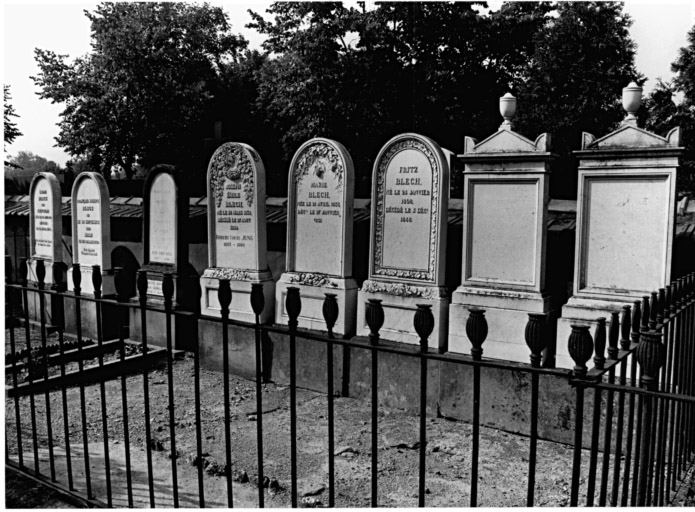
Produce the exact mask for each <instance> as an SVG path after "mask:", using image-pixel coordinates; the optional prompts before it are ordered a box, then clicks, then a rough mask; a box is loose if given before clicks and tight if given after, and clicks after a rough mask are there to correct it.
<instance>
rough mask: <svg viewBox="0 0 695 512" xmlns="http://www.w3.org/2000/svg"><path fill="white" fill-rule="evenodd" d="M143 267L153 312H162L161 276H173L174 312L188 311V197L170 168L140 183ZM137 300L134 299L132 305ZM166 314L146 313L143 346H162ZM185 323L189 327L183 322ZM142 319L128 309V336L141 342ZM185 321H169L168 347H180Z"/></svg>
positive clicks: (184, 339)
mask: <svg viewBox="0 0 695 512" xmlns="http://www.w3.org/2000/svg"><path fill="white" fill-rule="evenodd" d="M142 218H143V224H142V226H143V238H144V243H143V251H144V253H143V265H142V268H141V270H142V271H144V272H146V273H147V303H148V305H150V306H154V307H156V308H163V307H164V294H163V292H162V282H163V280H164V275H165V274H166V273H171V274H172V275H173V283H174V297H173V304H172V306H173V308H174V309H175V310H190V309H191V308H190V303H191V295H193V289H192V286H191V272H190V267H189V264H188V241H187V222H188V194H187V193H186V187H185V186H183V185H182V173H181V171H180V170H178V169H176V168H175V167H173V166H171V165H161V164H160V165H155V166H154V167H152V168H151V169H150V170H149V171H148V173H147V178H146V179H145V185H144V188H143V212H142ZM137 301H138V299H137V298H136V299H134V302H137ZM165 320H166V318H165V315H164V314H163V313H160V312H158V311H152V312H149V311H148V312H147V329H146V331H147V341H148V343H152V344H153V345H157V346H166V343H167V339H166V324H165ZM187 320H188V322H187ZM141 323H142V317H141V313H140V311H139V310H137V309H136V308H134V309H133V310H131V325H132V326H134V328H133V329H131V334H130V337H131V339H134V340H140V338H141V333H142V329H141ZM188 324H190V319H189V318H188V317H184V316H175V317H173V318H172V336H173V340H172V341H173V346H174V348H176V349H180V348H185V344H186V342H187V341H190V340H189V339H187V337H190V336H189V334H190V329H191V328H192V326H190V325H188Z"/></svg>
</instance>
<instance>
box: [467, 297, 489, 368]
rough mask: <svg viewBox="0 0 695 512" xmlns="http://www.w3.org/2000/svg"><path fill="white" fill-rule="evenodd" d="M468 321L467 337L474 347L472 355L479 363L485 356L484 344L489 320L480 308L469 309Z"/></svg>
mask: <svg viewBox="0 0 695 512" xmlns="http://www.w3.org/2000/svg"><path fill="white" fill-rule="evenodd" d="M468 311H469V315H468V320H467V321H466V335H467V336H468V339H469V340H470V342H471V345H473V348H471V355H472V356H473V359H474V360H475V361H479V360H480V359H481V357H482V355H483V342H485V338H487V331H488V328H487V319H486V318H485V310H484V309H479V308H469V310H468Z"/></svg>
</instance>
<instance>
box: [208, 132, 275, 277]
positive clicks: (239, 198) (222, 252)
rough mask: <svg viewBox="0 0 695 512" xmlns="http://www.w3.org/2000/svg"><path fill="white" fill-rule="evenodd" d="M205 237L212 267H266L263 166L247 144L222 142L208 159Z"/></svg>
mask: <svg viewBox="0 0 695 512" xmlns="http://www.w3.org/2000/svg"><path fill="white" fill-rule="evenodd" d="M208 240H209V242H208V244H209V262H210V267H212V268H233V269H245V270H254V271H263V270H266V269H267V266H268V265H267V262H266V231H265V168H264V167H263V162H262V161H261V158H260V156H259V155H258V153H257V152H256V150H255V149H253V148H252V147H251V146H249V145H247V144H242V143H238V142H227V143H225V144H222V145H221V146H220V147H219V148H217V150H216V151H215V152H214V154H213V155H212V158H211V159H210V163H209V165H208Z"/></svg>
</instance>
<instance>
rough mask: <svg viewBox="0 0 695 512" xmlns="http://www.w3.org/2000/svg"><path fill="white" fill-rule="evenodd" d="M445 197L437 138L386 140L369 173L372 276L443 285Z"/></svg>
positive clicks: (445, 170)
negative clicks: (435, 140)
mask: <svg viewBox="0 0 695 512" xmlns="http://www.w3.org/2000/svg"><path fill="white" fill-rule="evenodd" d="M448 199H449V165H448V162H447V161H446V158H445V156H444V153H443V152H442V150H441V148H440V147H439V145H438V144H437V143H436V142H434V141H433V140H431V139H429V138H428V137H424V136H422V135H417V134H414V133H405V134H402V135H398V136H396V137H394V138H392V139H391V140H390V141H388V142H387V143H386V145H385V146H384V147H383V148H382V149H381V151H380V152H379V155H378V157H377V159H376V163H375V164H374V172H373V184H372V240H371V243H372V249H371V251H370V252H371V256H372V262H371V265H370V279H372V278H376V279H380V278H381V279H388V280H397V281H400V280H402V281H406V282H407V281H410V282H420V283H423V284H430V285H435V286H443V285H444V271H445V267H444V262H445V256H446V254H445V250H443V249H444V248H445V247H446V226H447V216H448Z"/></svg>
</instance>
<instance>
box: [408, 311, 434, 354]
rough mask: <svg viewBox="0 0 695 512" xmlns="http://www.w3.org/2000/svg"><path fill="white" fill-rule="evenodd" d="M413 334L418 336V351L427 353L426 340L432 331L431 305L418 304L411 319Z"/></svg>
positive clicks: (432, 316)
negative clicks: (413, 328)
mask: <svg viewBox="0 0 695 512" xmlns="http://www.w3.org/2000/svg"><path fill="white" fill-rule="evenodd" d="M413 325H414V327H415V332H416V333H417V335H418V336H420V349H421V350H422V351H423V352H427V338H429V337H430V334H432V331H434V315H433V314H432V305H431V304H418V305H417V311H415V317H414V318H413Z"/></svg>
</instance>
